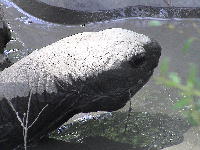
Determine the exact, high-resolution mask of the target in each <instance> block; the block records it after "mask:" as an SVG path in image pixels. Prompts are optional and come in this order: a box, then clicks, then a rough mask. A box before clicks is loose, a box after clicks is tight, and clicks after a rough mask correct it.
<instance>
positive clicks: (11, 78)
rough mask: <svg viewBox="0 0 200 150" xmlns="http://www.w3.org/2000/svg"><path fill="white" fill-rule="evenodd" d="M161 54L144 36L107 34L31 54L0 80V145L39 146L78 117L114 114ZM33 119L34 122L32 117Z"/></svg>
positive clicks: (79, 37)
mask: <svg viewBox="0 0 200 150" xmlns="http://www.w3.org/2000/svg"><path fill="white" fill-rule="evenodd" d="M160 54H161V47H160V46H159V44H158V43H157V42H155V41H153V40H151V39H150V38H148V37H147V36H145V35H142V34H138V33H135V32H133V31H130V30H126V29H121V28H113V29H107V30H103V31H99V32H85V33H79V34H76V35H73V36H70V37H66V38H64V39H62V40H60V41H58V42H56V43H53V44H51V45H49V46H46V47H44V48H42V49H40V50H35V51H34V52H33V53H31V54H30V55H29V56H27V57H25V58H23V59H21V60H20V61H18V62H17V63H15V64H13V65H12V66H11V67H9V68H6V69H5V70H3V71H2V72H1V74H0V145H1V144H2V145H3V144H5V143H8V142H10V143H15V144H20V143H23V133H22V128H21V125H20V123H19V121H18V120H17V117H16V114H15V113H14V111H13V109H12V108H11V106H10V105H9V104H10V103H12V105H13V107H14V109H15V110H16V112H17V114H18V115H19V116H18V117H19V118H21V119H23V118H24V114H25V113H27V109H28V101H29V98H30V109H29V117H28V126H31V127H30V128H29V131H28V139H29V141H30V142H32V141H35V140H39V139H41V138H42V137H44V136H45V135H47V134H48V133H49V132H50V131H52V130H54V129H56V128H58V127H59V126H61V125H62V124H63V123H64V122H66V121H67V120H68V119H70V118H71V117H72V116H73V115H75V114H77V113H80V112H92V111H114V110H118V109H119V108H122V107H123V106H124V105H125V104H126V102H127V101H128V100H129V99H130V98H131V97H132V96H133V95H134V94H135V93H136V92H137V91H138V90H139V89H140V88H142V86H143V85H144V84H145V83H146V82H147V81H148V80H149V78H150V77H151V75H152V73H153V70H154V68H155V67H156V66H157V64H158V61H159V57H160ZM38 115H39V116H38Z"/></svg>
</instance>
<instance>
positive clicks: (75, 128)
mask: <svg viewBox="0 0 200 150" xmlns="http://www.w3.org/2000/svg"><path fill="white" fill-rule="evenodd" d="M3 2H6V4H8V5H4V6H3V8H4V11H5V20H6V21H7V22H8V23H9V26H10V28H11V29H12V40H11V41H10V42H9V43H8V45H7V47H6V49H5V52H4V53H5V54H6V55H7V56H8V57H9V59H10V60H11V61H12V62H13V63H14V62H16V61H18V60H20V59H21V58H23V57H25V56H26V55H28V54H29V53H31V52H32V51H34V50H35V49H39V48H41V47H43V46H46V45H48V44H51V43H53V42H55V41H57V40H59V39H61V38H64V37H66V36H70V35H73V34H76V33H79V32H86V31H99V30H102V29H106V28H113V27H120V28H125V29H130V30H133V31H135V32H138V33H143V34H145V35H148V36H149V37H151V38H154V39H155V40H157V41H158V42H159V43H160V44H161V46H162V49H163V50H162V57H161V61H162V60H163V59H164V58H166V57H168V58H169V59H170V71H175V72H178V73H179V74H180V76H181V77H183V78H185V77H186V76H187V72H188V68H189V66H188V64H189V63H195V64H196V65H197V66H198V68H199V70H200V61H199V60H200V49H199V47H200V44H199V41H195V42H194V43H193V44H192V45H191V47H190V50H189V53H187V54H183V53H182V52H181V49H182V47H183V45H184V43H185V41H186V40H187V39H189V38H191V37H195V38H198V39H199V38H200V20H199V19H182V20H181V19H155V18H126V19H117V20H110V21H103V22H98V23H89V24H85V25H84V26H82V25H62V24H53V23H49V22H46V21H43V20H41V19H39V18H35V17H33V16H31V15H30V14H29V13H26V12H24V11H23V10H22V9H20V8H19V7H17V6H16V5H11V3H8V1H5V0H0V3H3ZM9 4H10V5H9ZM155 20H156V21H157V20H159V21H160V23H161V24H162V25H161V26H158V27H152V26H150V25H149V23H150V22H151V21H155ZM157 75H159V69H157V70H155V72H154V76H153V78H154V77H156V76H157ZM153 78H152V80H150V81H149V82H148V83H147V84H146V85H145V86H144V87H143V88H142V89H141V90H140V91H139V92H138V93H137V94H136V95H135V96H134V97H133V98H132V100H131V101H132V106H131V107H132V110H131V113H129V108H130V106H129V104H127V106H126V107H124V108H123V109H121V110H120V111H119V112H117V113H113V114H105V115H107V117H104V116H105V115H103V118H101V117H102V116H100V118H101V119H100V118H98V117H97V118H95V117H94V118H93V117H92V116H96V115H97V116H98V114H99V113H94V114H92V116H91V117H90V114H86V115H85V114H80V115H77V116H75V117H74V118H73V119H71V120H70V123H72V122H74V120H76V119H78V118H79V119H80V118H83V117H90V119H87V121H86V120H82V121H79V122H74V123H73V125H72V124H69V125H65V127H66V128H67V130H66V129H65V128H60V129H59V130H60V131H62V133H59V134H57V133H56V131H55V132H54V133H53V134H52V135H51V137H54V138H56V139H59V140H55V139H54V140H53V139H48V140H46V141H43V143H41V144H40V145H38V144H35V145H34V146H33V148H32V149H34V150H40V149H41V150H42V149H44V150H45V149H49V150H51V149H52V150H54V149H56V150H59V149H60V150H61V149H62V150H64V149H65V150H66V149H73V150H76V149H77V150H80V149H81V150H85V149H86V150H91V149H93V150H94V149H95V150H96V149H97V150H118V149H119V150H129V149H130V150H136V149H137V150H140V149H141V150H146V149H149V150H154V149H155V150H156V149H162V148H164V147H168V146H172V145H175V144H179V143H184V140H188V141H189V142H188V141H186V142H188V143H186V145H184V146H183V147H184V148H185V149H186V150H196V149H195V148H193V146H196V145H198V143H199V142H198V141H200V136H199V135H200V131H199V130H198V129H197V128H195V130H194V131H195V132H191V130H190V129H189V130H188V128H189V125H188V124H187V123H186V121H185V119H184V117H183V114H182V112H180V111H177V110H175V109H173V108H172V105H173V104H174V103H175V102H176V101H177V100H178V98H179V95H178V94H177V91H175V90H174V89H171V88H167V87H165V86H163V85H157V84H155V82H154V80H153ZM192 129H193V128H192ZM189 139H192V142H191V140H189ZM60 140H65V142H64V141H60ZM195 141H196V143H195ZM74 142H76V143H74ZM77 142H78V143H77ZM179 149H180V148H179ZM170 150H171V149H170ZM172 150H173V149H172ZM197 150H198V149H197Z"/></svg>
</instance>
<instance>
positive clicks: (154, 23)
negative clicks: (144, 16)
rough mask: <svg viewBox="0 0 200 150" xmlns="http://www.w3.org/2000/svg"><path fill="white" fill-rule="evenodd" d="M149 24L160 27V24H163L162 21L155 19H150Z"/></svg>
mask: <svg viewBox="0 0 200 150" xmlns="http://www.w3.org/2000/svg"><path fill="white" fill-rule="evenodd" d="M148 25H149V26H150V27H158V26H161V25H162V23H161V22H160V21H156V20H153V21H150V22H149V24H148Z"/></svg>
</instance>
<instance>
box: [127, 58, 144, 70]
mask: <svg viewBox="0 0 200 150" xmlns="http://www.w3.org/2000/svg"><path fill="white" fill-rule="evenodd" d="M145 60H146V58H145V56H144V55H139V56H136V57H134V58H133V59H131V60H130V61H129V63H130V64H131V66H133V67H134V68H137V67H140V66H141V65H142V64H144V62H145Z"/></svg>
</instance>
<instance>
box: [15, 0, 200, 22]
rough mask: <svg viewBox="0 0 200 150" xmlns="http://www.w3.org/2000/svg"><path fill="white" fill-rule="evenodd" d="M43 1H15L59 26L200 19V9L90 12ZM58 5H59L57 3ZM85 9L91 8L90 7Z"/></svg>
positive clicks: (132, 8)
mask: <svg viewBox="0 0 200 150" xmlns="http://www.w3.org/2000/svg"><path fill="white" fill-rule="evenodd" d="M42 1H44V2H46V3H44V2H42ZM42 1H41V0H13V2H14V3H16V5H18V6H19V7H20V8H22V9H23V10H25V11H26V12H28V13H29V14H31V15H33V16H35V17H37V18H40V19H42V20H45V21H48V22H53V23H59V24H86V23H91V22H101V21H107V20H114V19H120V18H128V17H155V18H199V16H200V8H199V7H159V6H145V5H137V6H132V5H128V6H124V7H123V6H121V7H122V8H119V7H118V8H115V9H107V10H98V11H88V10H75V9H73V8H74V7H75V5H74V4H77V3H78V2H77V1H74V4H73V3H72V2H71V3H70V4H71V5H72V7H70V6H68V8H71V9H68V8H63V7H56V6H53V5H48V4H47V3H49V2H47V1H46V0H42ZM54 2H55V1H54ZM65 2H66V1H65ZM56 3H57V4H58V2H57V1H56ZM84 3H86V2H83V3H80V5H81V6H79V8H80V7H83V6H82V4H84ZM122 3H123V1H122ZM49 4H52V3H49ZM111 4H112V3H111ZM128 4H129V3H128ZM130 4H132V3H130ZM93 5H94V4H93ZM58 6H60V5H58ZM107 6H108V5H107ZM119 6H120V5H119ZM194 6H195V5H194ZM85 7H89V5H87V6H85ZM34 8H35V9H34Z"/></svg>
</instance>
